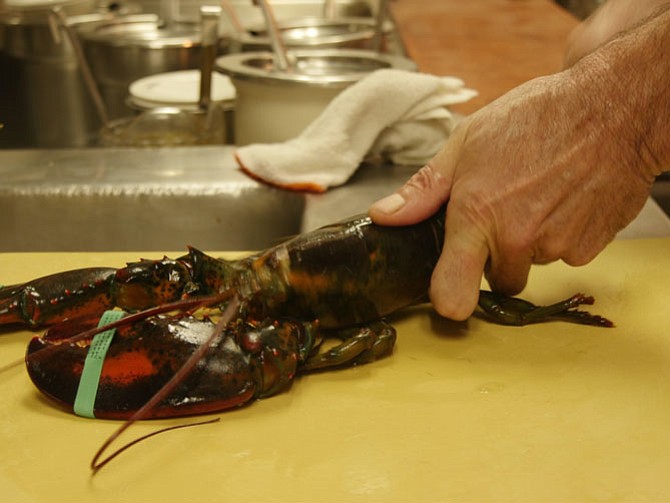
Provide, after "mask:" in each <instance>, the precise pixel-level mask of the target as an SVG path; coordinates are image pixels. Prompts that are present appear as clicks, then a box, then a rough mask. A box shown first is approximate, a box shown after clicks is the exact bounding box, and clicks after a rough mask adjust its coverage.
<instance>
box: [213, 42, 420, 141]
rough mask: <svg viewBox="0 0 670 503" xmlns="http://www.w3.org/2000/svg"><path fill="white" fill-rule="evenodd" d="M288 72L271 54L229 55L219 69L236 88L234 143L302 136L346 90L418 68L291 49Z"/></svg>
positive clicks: (364, 56) (384, 58) (346, 53)
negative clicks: (386, 73)
mask: <svg viewBox="0 0 670 503" xmlns="http://www.w3.org/2000/svg"><path fill="white" fill-rule="evenodd" d="M291 55H292V59H293V60H294V65H293V68H292V69H291V70H289V71H280V70H277V69H275V67H274V63H273V55H272V53H269V52H249V53H240V54H229V55H225V56H221V57H220V58H218V59H217V60H216V66H215V68H216V70H218V71H220V72H222V73H225V74H227V75H228V76H230V78H231V81H232V83H233V85H234V86H235V92H236V98H235V119H234V122H235V131H234V134H235V141H236V143H237V144H238V145H245V144H248V143H273V142H280V141H285V140H288V139H290V138H293V137H295V136H297V135H299V134H300V133H301V132H302V131H303V130H304V129H305V127H306V126H307V125H309V124H310V123H311V122H312V121H313V120H314V119H316V118H317V117H318V116H319V114H320V113H321V112H322V111H323V109H324V108H326V106H327V105H328V103H330V101H331V100H332V99H333V98H334V97H335V96H336V95H337V94H338V93H339V92H340V91H342V90H343V89H345V88H346V87H348V86H350V85H351V84H353V83H354V82H357V81H358V80H360V79H361V78H363V77H364V76H365V75H368V74H369V73H371V72H373V71H375V70H381V69H383V68H398V69H403V70H415V69H416V66H415V64H414V63H413V62H412V61H411V60H409V59H407V58H403V57H400V56H392V55H389V54H380V53H377V52H372V51H363V50H356V49H325V50H309V49H305V50H299V51H291Z"/></svg>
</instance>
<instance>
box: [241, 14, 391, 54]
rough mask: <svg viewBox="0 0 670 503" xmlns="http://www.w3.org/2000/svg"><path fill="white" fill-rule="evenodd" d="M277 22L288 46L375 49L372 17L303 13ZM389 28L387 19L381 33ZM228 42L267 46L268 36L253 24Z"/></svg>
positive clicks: (248, 48) (249, 48) (253, 48)
mask: <svg viewBox="0 0 670 503" xmlns="http://www.w3.org/2000/svg"><path fill="white" fill-rule="evenodd" d="M277 24H278V28H279V32H280V34H281V37H282V39H283V40H284V44H285V45H286V47H287V48H289V49H299V48H302V49H307V48H309V49H317V48H318V49H329V48H349V49H376V48H375V47H373V43H374V41H375V28H376V21H375V20H374V19H372V18H363V17H347V18H336V19H326V18H318V17H305V18H300V19H289V20H284V21H278V23H277ZM391 29H392V25H391V23H385V24H384V30H383V33H385V34H386V33H389V32H390V31H391ZM231 45H232V48H233V50H239V51H267V50H270V49H271V44H270V37H269V35H268V31H267V29H266V28H265V27H257V28H255V27H254V28H250V29H249V30H247V31H244V32H242V33H237V34H235V35H234V37H233V39H232V41H231ZM382 47H383V42H382Z"/></svg>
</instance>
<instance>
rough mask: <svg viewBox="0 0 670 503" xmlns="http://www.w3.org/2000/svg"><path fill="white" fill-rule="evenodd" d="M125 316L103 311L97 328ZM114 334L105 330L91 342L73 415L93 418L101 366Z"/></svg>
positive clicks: (119, 313)
mask: <svg viewBox="0 0 670 503" xmlns="http://www.w3.org/2000/svg"><path fill="white" fill-rule="evenodd" d="M125 314H126V313H124V312H123V311H105V312H104V313H103V315H102V316H101V317H100V321H99V322H98V327H104V326H105V325H109V324H110V323H113V322H115V321H118V320H120V319H121V318H123V316H125ZM114 332H116V329H115V328H112V329H110V330H105V331H104V332H100V333H99V334H96V335H95V336H94V337H93V340H92V341H91V345H90V346H89V348H88V353H87V354H86V361H84V368H83V370H82V372H81V379H80V380H79V387H78V388H77V396H76V398H75V400H74V413H75V414H77V415H78V416H83V417H90V418H95V414H94V413H93V407H94V405H95V397H96V395H97V394H98V384H99V382H100V374H101V373H102V364H103V363H104V361H105V355H106V354H107V350H108V349H109V346H110V344H111V343H112V338H113V337H114Z"/></svg>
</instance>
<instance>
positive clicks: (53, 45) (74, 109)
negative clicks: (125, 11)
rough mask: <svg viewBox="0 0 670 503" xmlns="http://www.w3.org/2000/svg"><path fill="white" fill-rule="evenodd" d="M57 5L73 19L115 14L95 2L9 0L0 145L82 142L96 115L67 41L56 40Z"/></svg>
mask: <svg viewBox="0 0 670 503" xmlns="http://www.w3.org/2000/svg"><path fill="white" fill-rule="evenodd" d="M56 6H59V7H61V8H62V9H63V11H64V12H65V13H67V14H68V15H71V16H73V15H77V17H71V18H70V19H71V20H72V22H73V23H82V24H84V23H93V22H100V21H102V20H104V19H108V18H109V17H110V16H113V15H114V14H112V13H108V12H98V11H96V6H95V2H94V1H92V0H63V1H59V0H35V1H25V0H23V1H21V0H9V1H7V2H6V3H5V8H4V10H3V11H2V12H0V122H2V123H3V128H2V129H1V130H0V147H1V148H33V147H44V148H50V147H62V146H72V147H76V146H84V145H86V143H87V142H88V139H89V135H90V132H91V131H94V130H95V129H97V128H98V127H99V122H98V118H97V116H96V114H95V112H94V107H93V105H92V103H91V99H90V97H89V95H88V93H87V90H86V88H85V86H84V83H83V82H82V79H81V75H80V73H79V66H78V64H77V58H76V56H75V54H74V52H73V50H72V46H71V45H70V44H68V43H57V41H56V40H55V39H54V33H53V32H52V30H51V28H50V25H49V15H50V13H51V10H52V9H53V8H54V7H56Z"/></svg>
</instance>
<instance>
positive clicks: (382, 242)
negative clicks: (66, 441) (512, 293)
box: [0, 209, 611, 418]
mask: <svg viewBox="0 0 670 503" xmlns="http://www.w3.org/2000/svg"><path fill="white" fill-rule="evenodd" d="M443 236H444V209H442V210H440V211H439V212H437V213H436V215H435V216H434V217H432V218H430V219H428V220H426V221H424V222H421V223H419V224H416V225H412V226H406V227H381V226H378V225H375V224H373V223H372V222H371V220H370V219H369V218H368V217H367V216H357V217H354V218H352V219H349V220H347V221H343V222H340V223H337V224H333V225H329V226H326V227H323V228H321V229H318V230H316V231H313V232H310V233H307V234H304V235H301V236H298V237H296V238H294V239H291V240H289V241H287V242H285V243H283V244H280V245H278V246H276V247H273V248H270V249H268V250H266V251H264V252H261V253H258V254H255V255H252V256H249V257H246V258H243V259H241V260H235V261H228V260H222V259H217V258H213V257H210V256H208V255H206V254H204V253H202V252H200V251H198V250H196V249H193V248H191V249H190V250H189V252H188V254H186V255H184V256H182V257H180V258H177V259H175V260H172V259H169V258H167V257H165V258H163V259H161V260H141V261H139V262H135V263H130V264H128V265H127V266H126V267H123V268H121V269H115V268H91V269H80V270H74V271H68V272H63V273H58V274H54V275H51V276H47V277H43V278H39V279H36V280H33V281H30V282H28V283H24V284H20V285H13V286H7V287H4V288H2V289H0V325H2V324H15V323H16V324H24V325H27V326H30V327H33V328H37V327H42V326H50V328H49V329H48V330H47V331H46V332H45V333H44V335H42V336H39V337H34V338H33V339H32V340H31V341H30V344H29V346H28V350H27V354H26V364H27V368H28V373H29V375H30V377H31V379H32V380H33V382H34V383H35V385H36V386H37V387H38V388H39V389H40V390H41V391H42V392H43V393H45V394H46V395H47V396H49V397H50V398H52V399H54V400H55V401H56V402H57V403H59V404H61V405H62V406H64V407H66V408H67V409H69V410H73V408H74V407H75V400H76V395H77V393H78V389H79V386H80V381H81V380H82V373H83V369H84V367H85V363H86V358H87V353H88V352H89V346H90V344H91V340H92V337H93V335H94V334H95V333H97V332H99V331H102V330H105V328H107V327H103V328H101V329H97V330H96V328H95V327H96V325H97V324H98V320H99V318H100V317H101V315H102V314H103V312H105V311H106V310H110V309H113V308H116V309H117V310H118V309H121V310H123V311H124V312H128V313H132V312H138V311H139V314H134V315H128V316H126V317H125V318H122V319H121V320H120V321H117V322H116V323H114V326H115V328H116V333H115V335H114V336H113V340H112V342H111V346H110V347H109V349H108V351H107V352H106V354H105V355H104V361H103V363H102V369H101V372H100V376H99V383H98V385H97V389H96V390H95V398H94V404H93V405H92V413H93V415H94V416H95V417H102V418H127V417H130V416H132V415H133V414H134V413H135V412H136V411H137V410H138V409H139V408H141V407H142V406H143V405H144V404H145V403H146V402H147V401H148V400H149V399H150V398H151V397H153V396H155V395H156V393H157V392H158V391H159V390H160V389H161V388H162V387H163V386H164V385H165V383H166V382H167V381H168V380H169V379H170V378H171V377H172V376H173V375H174V374H175V372H177V371H178V370H179V369H180V367H182V365H184V362H185V361H186V360H187V359H188V358H189V356H191V355H193V354H194V352H196V351H197V350H198V348H199V347H200V346H201V345H202V344H203V341H205V340H207V338H208V337H209V336H211V334H212V331H213V330H214V326H215V321H216V318H217V316H218V315H219V314H220V309H221V308H222V307H223V306H225V305H226V304H227V303H228V302H229V301H230V299H231V298H233V297H235V298H237V299H239V302H240V308H239V310H238V311H239V313H237V315H236V317H235V319H234V320H232V321H231V322H230V323H228V324H227V325H226V326H225V329H224V330H223V333H222V334H221V335H220V337H219V338H218V339H215V342H213V343H211V344H210V346H211V347H208V348H206V349H207V351H206V352H205V357H204V358H203V359H202V361H200V362H199V363H198V364H197V365H196V366H195V368H194V369H193V371H192V372H190V373H189V375H187V376H186V377H185V378H184V380H183V382H181V383H179V384H178V385H177V387H176V388H175V389H174V390H173V391H172V393H170V395H169V396H167V397H165V398H163V399H161V400H160V402H159V403H157V404H156V405H155V406H154V407H152V408H151V410H150V411H148V412H147V414H146V415H145V416H144V417H171V416H181V415H190V414H201V413H209V412H213V411H219V410H224V409H230V408H234V407H237V406H241V405H244V404H246V403H248V402H250V401H252V400H254V399H257V398H262V397H267V396H271V395H273V394H276V393H279V392H282V391H284V390H286V389H287V388H288V387H289V386H290V385H291V383H292V381H293V380H294V378H295V376H296V375H297V374H299V373H306V372H311V371H316V370H324V369H328V368H332V367H344V366H349V365H356V364H361V363H366V362H370V361H373V360H375V359H378V358H381V357H383V356H385V355H388V354H390V353H391V352H392V350H393V345H394V342H395V338H396V334H395V330H394V329H393V327H391V326H390V325H389V324H387V323H386V322H385V321H384V317H385V316H387V315H389V314H391V313H393V312H395V311H397V310H399V309H402V308H404V307H407V306H410V305H413V304H417V303H421V302H426V301H427V300H428V299H427V290H428V286H429V282H430V277H431V272H432V270H433V267H434V265H435V263H436V261H437V258H438V256H439V254H440V251H441V249H442V244H443V239H444V238H443ZM592 302H593V299H592V298H591V297H587V296H584V295H581V294H577V295H575V296H573V297H571V298H569V299H567V300H565V301H563V302H559V303H557V304H554V305H551V306H546V307H537V306H535V305H533V304H531V303H529V302H526V301H523V300H521V299H516V298H508V297H503V296H500V295H497V294H495V293H492V292H487V291H482V292H481V294H480V299H479V305H480V307H481V308H482V310H483V311H484V312H485V313H486V314H487V315H488V316H489V317H490V318H491V319H493V320H494V321H497V322H499V323H504V324H512V325H525V324H528V323H534V322H543V321H547V320H550V319H558V320H564V321H568V322H576V323H582V324H591V325H598V326H610V325H611V323H610V322H609V321H608V320H606V319H604V318H602V317H600V316H596V315H591V314H589V313H587V312H585V311H580V310H577V309H576V308H577V306H579V305H580V304H591V303H592ZM155 306H158V308H155ZM161 306H165V307H161ZM82 332H83V333H84V335H78V334H81V333H82ZM326 337H337V338H339V339H341V342H340V343H339V345H336V346H335V347H332V348H328V349H326V348H325V345H323V344H322V341H323V340H324V339H325V338H326Z"/></svg>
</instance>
